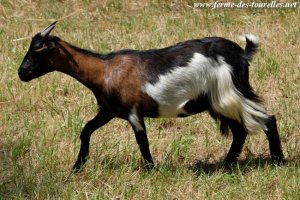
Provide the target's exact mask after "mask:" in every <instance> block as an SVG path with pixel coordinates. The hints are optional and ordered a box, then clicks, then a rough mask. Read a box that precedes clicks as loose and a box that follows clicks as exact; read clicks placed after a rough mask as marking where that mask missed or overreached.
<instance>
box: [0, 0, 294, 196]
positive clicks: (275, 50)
mask: <svg viewBox="0 0 300 200" xmlns="http://www.w3.org/2000/svg"><path fill="white" fill-rule="evenodd" d="M191 5H193V2H192V1H186V2H185V1H166V2H164V1H147V0H142V1H138V2H136V3H132V2H131V1H112V0H106V1H103V2H102V3H100V2H98V1H90V0H85V1H72V0H69V1H44V0H41V1H30V2H28V1H24V0H16V1H11V0H0V46H1V54H0V74H1V76H0V113H1V114H0V199H58V198H59V199H240V198H241V197H243V198H244V199H299V196H300V177H299V175H300V168H299V158H300V149H299V145H300V126H299V123H300V110H299V108H300V94H299V91H300V73H299V71H300V70H299V63H300V57H299V55H300V48H299V47H300V45H299V41H300V38H299V37H300V34H299V33H300V27H299V26H298V24H300V13H299V12H300V11H299V6H298V8H297V9H248V10H242V9H219V10H209V9H204V10H193V9H192V8H191ZM54 20H60V21H59V23H58V25H57V27H56V29H55V30H54V31H53V34H55V35H57V36H59V37H61V38H63V39H65V40H66V41H69V42H71V43H72V44H75V45H77V46H80V47H84V48H88V49H92V50H95V51H99V52H110V51H114V50H118V49H124V48H133V49H148V48H159V47H165V46H168V45H171V44H174V43H177V42H179V41H182V40H187V39H191V38H201V37H205V36H215V35H217V36H223V37H226V38H229V39H231V40H234V41H236V42H238V43H239V44H241V45H242V46H244V43H243V42H240V41H238V39H237V38H238V36H239V35H242V34H246V33H253V34H255V35H257V36H259V37H260V39H261V42H262V45H261V48H260V51H259V53H258V54H257V55H256V56H255V58H254V60H253V62H252V65H251V66H250V81H251V84H252V85H253V87H254V89H255V91H257V93H258V94H259V95H260V96H262V98H263V99H264V100H265V102H266V103H265V106H266V108H267V110H268V112H269V113H273V114H275V115H276V117H277V119H278V128H279V131H280V136H281V138H282V145H283V149H284V154H285V156H286V159H287V163H286V165H283V166H276V165H273V164H272V162H271V161H270V159H269V151H268V143H267V141H266V137H265V136H264V134H263V133H259V134H256V135H251V136H250V137H248V138H247V141H246V144H245V146H244V149H243V152H242V154H241V156H240V162H239V164H238V165H237V166H236V167H235V168H234V169H233V170H232V171H230V172H229V171H226V170H224V169H223V168H222V166H221V162H222V160H223V159H224V157H225V155H226V153H227V151H228V148H229V146H230V142H231V138H230V137H228V138H226V137H222V136H221V135H220V134H219V131H218V129H217V125H216V124H215V122H214V121H213V120H211V119H210V118H209V116H208V115H207V114H205V113H204V114H201V115H196V116H193V117H190V118H184V119H147V120H146V126H147V129H148V135H149V140H150V148H151V151H152V154H153V157H154V159H155V161H156V163H157V169H156V170H154V171H151V172H147V171H145V170H143V169H142V168H141V156H140V153H139V150H138V147H137V145H136V142H135V139H134V135H133V132H132V130H131V128H130V126H129V125H128V123H126V122H125V121H122V120H118V119H115V120H113V121H112V122H110V123H109V124H108V125H106V126H104V127H103V128H101V129H99V130H97V131H96V133H95V134H94V135H93V136H92V140H91V155H90V156H91V158H90V160H89V161H88V163H87V165H86V167H85V169H84V171H83V172H82V173H79V174H76V175H71V176H69V174H70V169H71V166H72V165H73V163H74V161H75V159H76V157H77V153H78V150H79V145H80V140H79V134H80V131H81V129H82V128H83V126H84V124H85V122H86V121H87V120H89V119H91V118H92V117H93V116H94V115H95V114H96V112H97V106H96V102H95V99H94V97H93V96H92V94H91V92H90V91H88V90H87V89H85V88H84V87H83V86H82V85H80V84H79V83H78V82H76V81H75V80H73V79H71V78H70V77H67V76H65V75H62V74H59V73H51V74H49V75H47V76H45V77H42V78H39V79H36V80H34V81H32V82H30V83H23V82H21V81H20V80H19V79H18V76H17V69H18V67H19V65H20V63H21V61H22V59H23V57H24V55H25V53H26V51H27V48H28V46H29V44H30V37H32V36H33V35H34V34H35V33H37V32H39V31H40V30H42V29H43V28H44V27H46V26H47V25H48V24H50V23H51V22H52V21H54ZM20 38H21V40H16V39H20ZM22 38H23V39H22Z"/></svg>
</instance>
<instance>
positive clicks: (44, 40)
mask: <svg viewBox="0 0 300 200" xmlns="http://www.w3.org/2000/svg"><path fill="white" fill-rule="evenodd" d="M55 24H56V22H54V23H53V24H51V25H50V26H49V27H47V28H46V29H45V30H44V31H42V32H40V33H38V34H36V35H35V36H34V37H33V38H32V41H31V44H30V47H29V50H28V52H27V54H26V55H25V58H24V60H23V62H22V64H21V66H20V68H19V71H18V73H19V77H20V79H21V80H22V81H30V80H32V79H34V78H37V77H40V76H42V75H44V74H46V73H48V72H52V71H60V72H63V73H65V74H68V75H70V76H72V77H74V78H75V79H77V80H78V81H80V82H81V83H82V84H84V85H85V86H86V87H88V88H89V89H90V90H91V91H92V92H93V93H94V95H95V97H96V99H97V102H98V105H99V106H100V111H99V113H98V114H97V115H96V116H95V117H94V118H93V119H92V120H91V121H89V122H88V123H87V124H86V125H85V127H84V128H83V130H82V132H81V135H80V139H81V147H80V151H79V154H78V159H77V161H76V163H75V165H74V167H73V169H74V170H79V169H80V168H81V167H82V166H83V165H84V163H85V162H86V161H87V158H88V154H89V141H90V137H91V134H92V133H93V132H94V131H95V130H96V129H98V128H99V127H101V126H103V125H105V124H106V123H108V122H109V121H110V120H111V119H112V118H114V117H118V118H122V119H125V120H127V121H129V123H130V124H131V126H132V128H133V130H134V133H135V137H136V141H137V143H138V145H139V148H140V151H141V154H142V156H143V158H144V160H145V163H146V167H148V168H151V167H153V166H154V162H153V159H152V156H151V154H150V150H149V142H148V139H147V135H146V129H145V124H144V117H151V118H157V117H186V116H190V115H193V114H196V113H200V112H203V111H208V112H209V113H210V115H211V116H212V117H213V118H214V119H215V120H217V121H219V123H220V130H221V132H222V133H223V134H227V133H228V132H229V129H230V130H231V132H232V135H233V142H232V145H231V148H230V150H229V152H228V154H227V156H226V158H225V163H227V164H231V163H233V162H236V161H237V158H238V156H239V154H240V152H241V149H242V146H243V144H244V142H245V139H246V136H247V134H248V133H249V132H255V131H257V130H261V129H262V130H263V131H264V132H265V133H266V135H267V138H268V141H269V147H270V153H271V158H272V159H273V160H275V161H277V162H282V161H283V153H282V149H281V144H280V139H279V135H278V131H277V127H276V119H275V117H274V116H270V115H268V114H267V113H266V112H265V110H264V108H263V107H262V105H261V102H260V100H259V98H258V96H256V95H255V94H254V92H253V90H252V88H251V86H250V84H249V80H248V76H249V72H248V66H249V64H248V61H250V60H251V58H252V56H253V54H254V53H255V52H256V50H257V48H258V41H257V40H256V39H255V37H253V36H252V37H246V42H247V44H246V47H245V50H243V49H242V48H241V47H240V46H238V45H237V44H236V43H234V42H231V41H229V40H226V39H224V38H220V37H209V38H203V39H196V40H188V41H185V42H181V43H178V44H176V45H174V46H170V47H167V48H163V49H153V50H146V51H136V50H122V51H117V52H113V53H110V54H106V55H102V54H96V53H93V52H91V51H88V50H84V49H80V48H78V47H75V46H73V45H71V44H69V43H67V42H65V41H63V40H61V39H60V38H58V37H55V36H50V35H49V34H50V32H51V31H52V29H53V28H54V27H55Z"/></svg>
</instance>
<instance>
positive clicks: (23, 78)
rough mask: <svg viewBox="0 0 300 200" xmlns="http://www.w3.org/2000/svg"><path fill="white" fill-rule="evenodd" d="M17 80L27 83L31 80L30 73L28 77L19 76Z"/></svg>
mask: <svg viewBox="0 0 300 200" xmlns="http://www.w3.org/2000/svg"><path fill="white" fill-rule="evenodd" d="M19 78H20V79H21V81H24V82H29V81H31V80H32V77H31V73H29V74H28V75H24V74H19Z"/></svg>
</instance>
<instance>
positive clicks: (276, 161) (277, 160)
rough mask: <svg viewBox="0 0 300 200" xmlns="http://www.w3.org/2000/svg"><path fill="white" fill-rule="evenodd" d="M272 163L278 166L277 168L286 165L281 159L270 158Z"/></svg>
mask: <svg viewBox="0 0 300 200" xmlns="http://www.w3.org/2000/svg"><path fill="white" fill-rule="evenodd" d="M272 161H273V163H274V164H276V165H279V166H280V165H285V164H286V160H285V159H284V158H282V157H272Z"/></svg>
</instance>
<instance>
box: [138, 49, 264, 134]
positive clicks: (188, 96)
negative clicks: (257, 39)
mask: <svg viewBox="0 0 300 200" xmlns="http://www.w3.org/2000/svg"><path fill="white" fill-rule="evenodd" d="M231 71H232V67H231V66H230V65H229V64H228V63H226V62H225V59H224V58H223V57H221V56H219V57H218V60H217V61H216V60H214V59H211V58H208V57H205V56H204V55H202V54H200V53H195V54H194V56H193V58H192V59H191V61H190V62H189V63H188V64H187V66H178V67H176V68H174V69H173V70H172V71H170V72H169V73H167V74H164V75H160V76H159V77H158V81H157V82H156V83H155V84H151V83H146V84H145V85H144V92H145V93H147V94H148V95H149V96H150V97H152V98H153V99H154V100H155V101H156V102H157V103H158V105H159V116H160V117H176V116H178V114H186V115H189V113H187V112H186V111H185V110H184V106H185V104H186V103H187V102H188V101H189V100H196V99H197V98H198V97H199V96H201V95H203V94H208V95H209V101H210V104H211V106H212V109H213V110H214V111H215V112H217V113H220V114H222V115H224V116H226V117H228V118H231V119H235V120H238V121H239V122H241V123H243V124H244V125H245V126H246V128H247V130H248V131H250V132H255V131H257V130H258V129H261V128H262V129H264V130H266V127H265V125H264V124H265V120H266V119H267V117H268V116H267V115H266V114H265V112H264V109H263V108H262V107H261V106H260V105H259V104H258V103H256V102H253V101H250V100H248V99H246V98H244V97H243V95H242V94H240V92H239V91H238V90H237V89H236V88H235V86H234V84H233V81H232V74H231Z"/></svg>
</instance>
